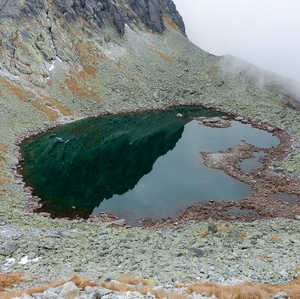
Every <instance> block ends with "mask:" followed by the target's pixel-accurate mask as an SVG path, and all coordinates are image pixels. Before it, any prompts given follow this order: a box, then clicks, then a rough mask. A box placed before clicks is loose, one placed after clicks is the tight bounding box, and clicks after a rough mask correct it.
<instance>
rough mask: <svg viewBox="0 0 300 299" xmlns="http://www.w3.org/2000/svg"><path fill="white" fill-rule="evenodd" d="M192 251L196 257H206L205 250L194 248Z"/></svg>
mask: <svg viewBox="0 0 300 299" xmlns="http://www.w3.org/2000/svg"><path fill="white" fill-rule="evenodd" d="M191 250H192V251H193V252H194V254H195V256H197V257H202V256H204V255H205V251H204V250H203V249H200V248H192V249H191Z"/></svg>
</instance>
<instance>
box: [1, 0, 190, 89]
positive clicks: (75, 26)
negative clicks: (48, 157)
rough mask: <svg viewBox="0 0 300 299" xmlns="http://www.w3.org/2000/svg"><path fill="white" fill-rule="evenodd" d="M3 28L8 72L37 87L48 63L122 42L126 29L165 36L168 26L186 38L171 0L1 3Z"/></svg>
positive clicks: (73, 58) (3, 52) (3, 58)
mask: <svg viewBox="0 0 300 299" xmlns="http://www.w3.org/2000/svg"><path fill="white" fill-rule="evenodd" d="M0 4H1V2H0ZM0 23H1V31H0V46H1V54H0V61H1V62H2V63H3V67H4V68H6V69H7V70H8V71H9V72H11V73H12V74H14V75H19V74H24V75H29V76H31V78H29V79H31V81H33V82H34V83H37V84H38V85H43V82H44V81H45V80H44V78H46V77H47V76H48V72H47V70H46V69H45V67H44V66H43V65H41V64H43V63H42V62H43V60H45V62H48V63H51V62H52V61H54V60H55V59H56V58H60V59H61V60H62V61H66V62H75V61H76V60H78V59H80V55H81V54H82V53H78V52H80V51H81V52H82V51H86V50H87V48H89V49H90V50H92V49H95V50H96V51H97V46H98V45H101V44H103V43H105V42H109V41H111V40H112V39H117V38H118V37H120V38H122V37H123V36H124V34H125V26H129V27H131V28H132V29H133V28H140V29H142V30H143V29H148V30H151V31H152V32H153V33H163V32H164V31H165V30H166V23H168V24H170V25H172V26H173V27H174V28H176V29H177V30H178V31H179V32H181V33H182V34H183V35H184V34H185V28H184V23H183V20H182V18H181V16H180V15H179V13H178V12H177V10H176V7H175V5H174V3H173V2H172V1H171V0H162V1H161V0H142V1H141V0H139V1H137V0H126V1H112V0H101V1H99V0H71V1H65V0H54V1H49V0H23V1H19V0H12V1H6V0H5V1H3V0H2V6H0ZM87 41H89V42H90V43H92V44H88V45H82V44H81V45H79V43H80V42H87ZM79 48H80V49H79ZM83 48H84V49H83Z"/></svg>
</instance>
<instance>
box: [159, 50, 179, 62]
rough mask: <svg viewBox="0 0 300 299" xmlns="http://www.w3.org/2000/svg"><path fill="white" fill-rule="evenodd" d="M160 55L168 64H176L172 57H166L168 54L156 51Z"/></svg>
mask: <svg viewBox="0 0 300 299" xmlns="http://www.w3.org/2000/svg"><path fill="white" fill-rule="evenodd" d="M156 52H157V53H158V54H159V56H160V57H161V58H162V59H163V60H165V61H166V62H168V63H169V64H171V65H172V64H173V63H174V62H175V60H174V59H172V58H171V57H169V56H168V55H166V54H164V53H162V52H160V51H158V50H157V51H156Z"/></svg>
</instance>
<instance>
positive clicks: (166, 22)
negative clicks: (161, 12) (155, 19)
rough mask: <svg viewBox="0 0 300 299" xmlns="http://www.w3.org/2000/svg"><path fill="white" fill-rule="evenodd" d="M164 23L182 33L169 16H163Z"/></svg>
mask: <svg viewBox="0 0 300 299" xmlns="http://www.w3.org/2000/svg"><path fill="white" fill-rule="evenodd" d="M163 20H164V23H165V24H167V25H168V26H169V27H171V28H172V29H174V30H175V31H177V32H179V33H181V31H180V29H179V28H178V26H177V25H176V24H175V23H174V22H173V21H172V20H170V19H169V18H167V17H165V16H164V17H163Z"/></svg>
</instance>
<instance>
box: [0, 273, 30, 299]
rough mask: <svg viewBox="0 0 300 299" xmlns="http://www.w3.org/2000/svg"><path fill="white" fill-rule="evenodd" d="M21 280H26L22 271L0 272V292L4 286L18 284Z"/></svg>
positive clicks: (8, 286)
mask: <svg viewBox="0 0 300 299" xmlns="http://www.w3.org/2000/svg"><path fill="white" fill-rule="evenodd" d="M21 282H27V281H26V280H25V279H23V273H22V272H15V273H9V274H0V292H2V291H3V290H4V289H6V288H10V287H12V286H15V285H18V284H20V283H21ZM1 298H2V296H1Z"/></svg>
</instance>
